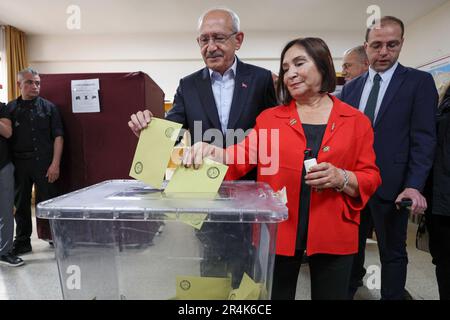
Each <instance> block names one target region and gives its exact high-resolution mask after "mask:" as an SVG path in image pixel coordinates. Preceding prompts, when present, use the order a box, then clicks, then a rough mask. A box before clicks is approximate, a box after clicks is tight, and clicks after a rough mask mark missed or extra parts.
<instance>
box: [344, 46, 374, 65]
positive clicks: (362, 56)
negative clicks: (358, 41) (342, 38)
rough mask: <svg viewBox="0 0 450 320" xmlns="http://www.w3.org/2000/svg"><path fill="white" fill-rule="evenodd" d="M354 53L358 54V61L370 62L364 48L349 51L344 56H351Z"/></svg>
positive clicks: (358, 47) (359, 47)
mask: <svg viewBox="0 0 450 320" xmlns="http://www.w3.org/2000/svg"><path fill="white" fill-rule="evenodd" d="M353 52H354V53H356V54H357V56H358V59H359V60H360V61H361V63H364V62H367V61H369V58H367V54H366V50H365V49H364V46H357V47H354V48H351V49H348V50H347V51H345V52H344V56H346V55H348V54H351V53H353Z"/></svg>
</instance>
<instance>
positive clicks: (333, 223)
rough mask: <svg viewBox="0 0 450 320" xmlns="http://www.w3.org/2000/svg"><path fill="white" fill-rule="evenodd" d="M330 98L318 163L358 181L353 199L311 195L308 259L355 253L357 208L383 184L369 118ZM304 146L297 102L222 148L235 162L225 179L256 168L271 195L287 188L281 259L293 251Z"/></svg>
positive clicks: (340, 195) (280, 229) (274, 112)
mask: <svg viewBox="0 0 450 320" xmlns="http://www.w3.org/2000/svg"><path fill="white" fill-rule="evenodd" d="M331 98H332V100H333V109H332V111H331V114H330V118H329V120H328V124H327V128H326V130H325V134H324V137H323V140H322V145H321V148H320V151H319V154H318V157H317V162H318V163H321V162H329V163H331V164H333V165H334V166H336V167H338V168H343V169H346V170H349V171H352V172H353V173H354V174H355V175H356V177H357V179H358V184H359V192H360V196H359V197H357V198H352V197H350V196H348V195H346V194H344V193H339V192H337V191H335V190H334V189H325V190H323V191H322V192H316V191H312V192H311V204H310V211H309V224H308V239H307V249H306V254H307V255H313V254H317V253H324V254H338V255H346V254H354V253H356V252H357V251H358V225H359V218H360V217H359V214H360V210H362V208H363V207H364V206H365V204H366V203H367V201H368V200H369V198H370V196H371V195H372V194H373V193H374V192H375V190H376V189H377V187H378V186H379V185H380V184H381V178H380V173H379V170H378V167H377V166H376V165H375V153H374V151H373V138H374V137H373V130H372V126H371V124H370V121H369V119H368V118H367V117H366V116H365V115H364V114H363V113H361V112H360V111H358V110H356V109H354V108H352V107H350V106H349V105H347V104H345V103H344V102H342V101H340V100H339V99H337V98H335V97H332V96H331ZM277 132H278V133H279V138H277ZM252 141H253V143H252ZM305 148H306V138H305V135H304V132H303V128H302V124H301V122H300V118H299V116H298V113H297V109H296V105H295V101H292V102H291V103H290V104H289V105H288V106H284V105H281V106H277V107H274V108H271V109H267V110H265V111H264V112H262V113H261V114H260V115H259V116H258V118H257V120H256V125H255V127H254V128H253V130H252V131H251V132H250V133H249V135H248V136H247V137H246V138H245V140H243V141H242V142H241V143H239V144H236V145H234V146H230V147H228V148H227V150H226V152H227V158H228V162H230V160H231V159H232V160H235V161H234V163H235V164H229V168H228V172H227V176H226V179H229V180H235V179H238V178H239V177H241V176H243V175H245V174H246V173H247V172H248V171H249V170H251V169H252V168H253V167H255V166H257V167H258V178H257V179H258V181H262V182H267V183H268V184H269V185H270V186H271V187H272V188H273V189H274V190H275V191H278V190H280V189H282V188H283V187H286V190H287V199H288V203H287V206H288V209H289V218H288V220H287V221H285V222H282V223H280V224H279V226H278V233H277V245H276V253H277V254H280V255H286V256H293V255H294V253H295V245H296V239H297V228H298V219H299V201H300V199H299V198H300V187H301V175H302V170H303V158H304V151H305ZM272 149H273V150H272ZM266 150H269V151H270V152H268V157H265V156H264V155H265V154H266V152H265V151H266ZM240 152H241V156H242V154H245V157H246V158H245V161H241V163H242V162H243V164H239V163H237V164H236V160H237V159H238V158H239V153H240ZM277 152H279V157H277V156H276V155H277ZM270 158H271V161H268V160H269V159H270ZM277 159H279V166H278V165H277ZM271 166H272V167H275V170H272V171H274V172H273V173H272V174H267V172H264V170H268V169H269V168H270V167H271Z"/></svg>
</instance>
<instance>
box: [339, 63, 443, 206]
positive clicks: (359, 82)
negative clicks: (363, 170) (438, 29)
mask: <svg viewBox="0 0 450 320" xmlns="http://www.w3.org/2000/svg"><path fill="white" fill-rule="evenodd" d="M368 75H369V73H368V72H366V73H365V74H363V75H361V76H360V77H358V78H356V79H354V80H352V81H350V82H349V83H347V84H346V85H345V86H344V88H343V89H342V92H341V95H340V97H341V99H342V101H344V102H346V103H348V104H350V105H351V106H354V107H356V108H358V107H359V102H360V99H361V95H362V92H363V89H364V85H365V83H366V80H367V77H368ZM437 104H438V93H437V90H436V86H435V84H434V81H433V78H432V76H431V75H430V74H429V73H426V72H423V71H419V70H416V69H412V68H406V67H404V66H402V65H401V64H399V65H398V67H397V69H396V70H395V72H394V75H393V77H392V80H391V82H390V84H389V87H388V89H387V91H386V94H385V96H384V98H383V101H382V103H381V107H380V110H379V113H378V116H377V118H376V121H375V123H374V134H375V139H374V149H375V154H376V157H377V159H376V164H377V166H378V167H379V168H380V172H381V178H382V185H381V186H380V187H379V188H378V190H377V195H379V196H380V197H381V198H382V199H384V200H391V201H392V200H395V198H396V197H397V196H398V195H399V194H400V193H401V192H402V191H403V189H405V188H415V189H417V190H419V191H423V188H424V186H425V182H426V179H427V177H428V174H429V172H430V169H431V167H432V165H433V159H434V153H435V147H436V122H435V115H436V110H437Z"/></svg>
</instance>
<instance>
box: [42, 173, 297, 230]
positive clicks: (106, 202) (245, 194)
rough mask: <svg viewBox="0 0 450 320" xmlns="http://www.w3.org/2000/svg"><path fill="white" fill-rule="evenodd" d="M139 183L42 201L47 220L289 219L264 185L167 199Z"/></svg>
mask: <svg viewBox="0 0 450 320" xmlns="http://www.w3.org/2000/svg"><path fill="white" fill-rule="evenodd" d="M166 184H167V182H165V183H164V184H163V187H162V189H155V188H152V187H150V186H148V185H146V184H144V183H142V182H140V181H137V180H108V181H104V182H101V183H98V184H96V185H92V186H89V187H87V188H84V189H80V190H77V191H74V192H71V193H68V194H65V195H62V196H60V197H57V198H53V199H50V200H47V201H44V202H41V203H39V204H38V206H37V211H36V216H37V217H39V218H43V219H68V220H119V221H120V220H122V221H161V220H164V221H165V220H181V221H183V220H185V219H186V217H188V219H189V221H194V220H196V219H197V218H198V219H200V220H201V221H204V222H236V223H242V222H246V223H277V222H282V221H285V220H287V218H288V209H287V207H286V205H285V204H284V202H283V200H282V199H281V198H282V197H279V196H278V195H276V194H275V193H274V191H273V190H272V189H271V187H270V186H269V185H268V184H266V183H262V182H254V181H224V182H223V183H222V185H221V187H220V189H219V192H217V193H215V194H198V193H196V194H193V193H177V194H166V193H165V192H164V187H165V185H166Z"/></svg>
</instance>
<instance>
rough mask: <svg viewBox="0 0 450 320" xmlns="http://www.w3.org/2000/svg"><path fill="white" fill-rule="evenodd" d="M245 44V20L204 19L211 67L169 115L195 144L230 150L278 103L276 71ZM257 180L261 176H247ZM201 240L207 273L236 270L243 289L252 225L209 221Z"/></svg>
mask: <svg viewBox="0 0 450 320" xmlns="http://www.w3.org/2000/svg"><path fill="white" fill-rule="evenodd" d="M243 40H244V33H243V32H242V31H241V30H240V21H239V17H238V16H237V14H236V13H234V12H233V11H231V10H228V9H212V10H209V11H207V12H206V13H205V14H203V15H202V16H201V17H200V19H199V36H198V37H197V43H198V45H199V47H200V52H201V54H202V57H203V60H204V62H205V65H206V67H205V68H203V69H201V70H199V71H197V72H194V73H193V74H191V75H188V76H186V77H184V78H183V79H181V80H180V84H179V86H178V89H177V92H176V95H175V97H174V102H173V107H172V109H171V110H169V112H168V113H167V116H166V119H167V120H170V121H174V122H178V123H182V124H183V127H184V128H185V129H187V130H189V132H190V133H191V142H192V143H195V142H198V141H204V142H208V143H213V144H215V145H217V146H220V147H225V146H228V145H232V144H235V143H237V142H240V141H241V140H242V139H243V138H244V137H245V135H244V134H243V131H246V130H248V129H251V128H253V126H254V124H255V121H256V117H257V116H258V115H259V113H261V112H262V111H263V110H264V109H266V108H268V107H272V106H275V105H276V104H277V100H276V96H275V89H274V86H273V80H272V73H271V72H270V71H269V70H266V69H263V68H260V67H257V66H254V65H250V64H246V63H243V62H242V61H240V60H239V59H238V58H237V57H236V51H237V50H239V49H240V47H241V45H242V42H243ZM151 117H152V114H151V113H150V111H148V110H144V111H140V112H138V113H136V114H133V115H131V120H130V121H129V122H128V125H129V127H130V129H131V130H132V131H133V132H134V134H136V136H139V134H140V131H141V130H142V129H143V128H145V127H147V125H148V123H149V122H150V121H151ZM236 131H240V134H236V133H237V132H236ZM255 178H256V174H255V172H251V173H250V174H248V175H247V176H246V177H244V179H255ZM197 236H198V238H199V239H200V240H201V242H202V244H203V248H204V261H203V262H202V263H201V273H202V275H204V276H213V277H214V276H226V275H227V274H228V273H229V272H231V273H232V275H233V280H232V281H233V282H232V284H233V287H237V286H238V285H239V283H240V280H241V278H242V274H243V273H244V272H247V273H249V274H250V266H251V264H252V262H251V259H252V256H253V253H252V252H251V250H252V249H251V248H252V245H251V241H252V239H251V230H250V226H249V225H248V224H233V223H208V224H205V225H204V226H203V227H202V230H201V231H199V232H197Z"/></svg>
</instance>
